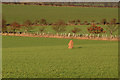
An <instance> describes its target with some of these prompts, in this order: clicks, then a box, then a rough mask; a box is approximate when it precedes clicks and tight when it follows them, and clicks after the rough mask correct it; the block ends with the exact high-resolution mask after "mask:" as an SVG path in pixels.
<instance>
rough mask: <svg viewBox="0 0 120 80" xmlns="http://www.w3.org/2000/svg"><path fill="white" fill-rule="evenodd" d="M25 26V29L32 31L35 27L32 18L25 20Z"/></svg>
mask: <svg viewBox="0 0 120 80" xmlns="http://www.w3.org/2000/svg"><path fill="white" fill-rule="evenodd" d="M24 26H25V31H30V30H32V29H33V27H32V22H31V21H30V20H26V21H25V22H24Z"/></svg>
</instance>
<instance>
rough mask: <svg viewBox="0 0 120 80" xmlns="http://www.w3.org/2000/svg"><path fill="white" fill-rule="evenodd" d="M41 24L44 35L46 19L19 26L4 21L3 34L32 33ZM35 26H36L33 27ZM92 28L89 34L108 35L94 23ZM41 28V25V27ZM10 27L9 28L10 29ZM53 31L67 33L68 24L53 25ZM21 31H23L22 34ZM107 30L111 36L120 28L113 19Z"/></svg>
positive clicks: (61, 21) (76, 28) (77, 29)
mask: <svg viewBox="0 0 120 80" xmlns="http://www.w3.org/2000/svg"><path fill="white" fill-rule="evenodd" d="M105 22H106V20H105V19H104V20H103V24H104V23H105ZM37 24H41V27H40V28H39V32H40V33H42V32H44V31H45V28H46V27H45V26H47V25H49V24H47V22H46V20H45V19H41V21H39V20H36V21H35V22H31V21H30V20H26V21H24V22H23V24H19V23H18V22H16V21H15V22H12V23H11V24H10V25H9V26H8V25H7V21H6V20H5V19H2V32H3V33H17V32H20V34H21V33H22V32H25V33H27V32H31V31H32V30H33V29H35V27H34V26H35V25H37ZM33 25H34V26H33ZM90 25H91V27H89V28H87V30H88V31H89V33H93V34H100V33H106V31H104V29H103V28H102V27H100V26H96V25H97V24H95V23H94V22H92V23H91V24H90ZM39 26H40V25H39ZM8 27H9V28H8ZM51 27H52V29H53V30H54V31H56V33H61V32H65V31H66V30H67V24H66V23H65V22H64V21H63V20H59V21H57V22H55V23H54V24H52V25H51ZM21 29H22V30H23V31H22V32H21ZM106 29H107V30H108V32H109V33H110V35H113V32H115V31H116V30H118V26H117V24H116V19H112V20H111V21H110V22H109V24H107V27H106ZM80 31H81V29H80V27H79V28H78V27H74V29H72V30H70V31H69V32H72V33H79V32H80Z"/></svg>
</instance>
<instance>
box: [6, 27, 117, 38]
mask: <svg viewBox="0 0 120 80" xmlns="http://www.w3.org/2000/svg"><path fill="white" fill-rule="evenodd" d="M90 26H91V25H80V26H76V25H75V26H66V31H65V32H60V33H59V34H61V33H71V34H73V33H72V30H73V28H74V27H78V28H80V29H81V31H80V32H78V33H76V34H92V33H89V32H88V30H87V28H88V27H90ZM97 26H101V27H102V28H103V29H104V31H106V33H100V35H104V36H106V34H107V36H110V33H109V31H108V30H107V29H106V27H107V25H97ZM40 27H43V26H33V28H34V29H33V30H31V33H36V32H38V33H41V32H40V30H39V28H40ZM44 27H45V31H43V32H42V33H51V34H56V33H57V32H56V31H55V30H53V29H52V26H44ZM9 28H10V26H8V29H9ZM20 31H21V32H24V27H22V28H21V30H20ZM18 32H19V31H18ZM29 33H30V32H29ZM96 35H97V34H96ZM113 35H118V30H117V31H115V32H113Z"/></svg>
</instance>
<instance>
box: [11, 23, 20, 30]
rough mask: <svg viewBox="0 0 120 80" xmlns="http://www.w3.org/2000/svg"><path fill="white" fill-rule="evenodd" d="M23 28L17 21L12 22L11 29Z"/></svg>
mask: <svg viewBox="0 0 120 80" xmlns="http://www.w3.org/2000/svg"><path fill="white" fill-rule="evenodd" d="M20 28H21V26H20V24H19V23H17V22H13V23H11V29H12V30H13V31H14V32H15V31H16V30H19V29H20Z"/></svg>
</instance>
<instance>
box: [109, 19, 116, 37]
mask: <svg viewBox="0 0 120 80" xmlns="http://www.w3.org/2000/svg"><path fill="white" fill-rule="evenodd" d="M107 30H108V31H109V33H110V35H113V33H114V32H115V31H117V30H118V25H117V24H116V23H115V22H114V20H112V21H111V22H110V24H108V26H107Z"/></svg>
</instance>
